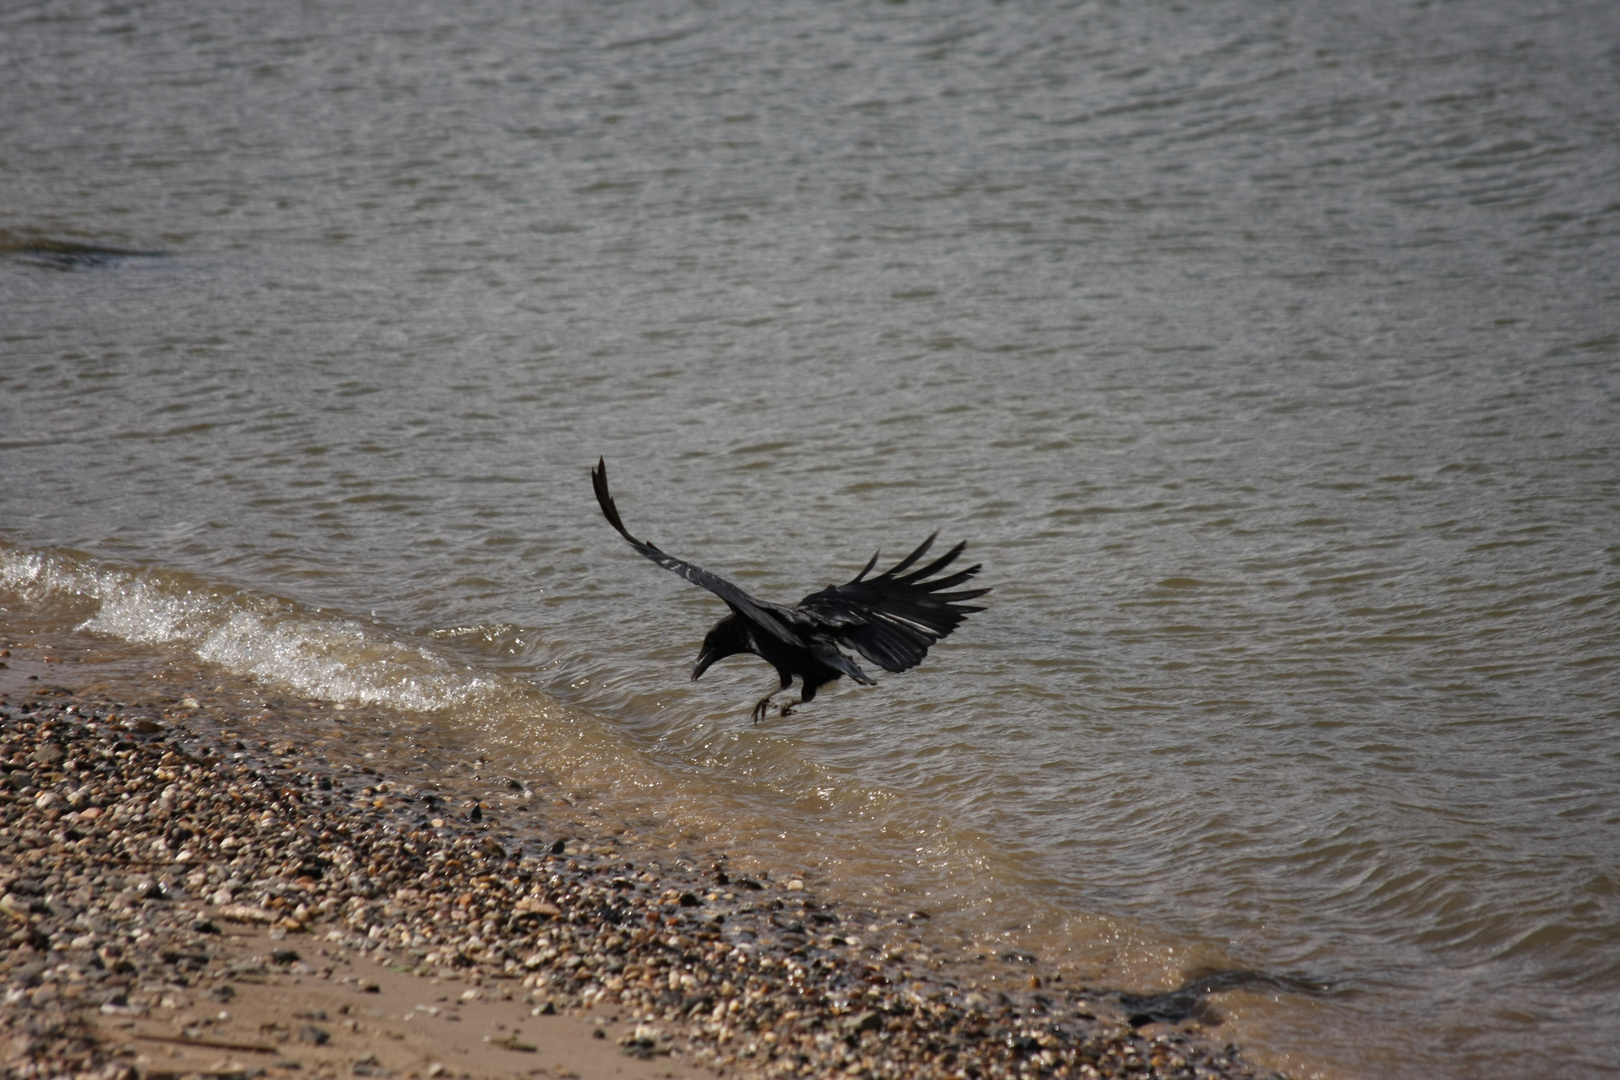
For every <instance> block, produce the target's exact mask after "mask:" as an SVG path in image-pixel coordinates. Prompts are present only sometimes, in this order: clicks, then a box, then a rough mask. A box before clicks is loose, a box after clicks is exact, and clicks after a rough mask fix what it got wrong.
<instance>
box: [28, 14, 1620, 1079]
mask: <svg viewBox="0 0 1620 1080" xmlns="http://www.w3.org/2000/svg"><path fill="white" fill-rule="evenodd" d="M1617 41H1620V7H1616V6H1615V5H1613V4H1612V3H1606V2H1591V3H1579V2H1568V3H1559V2H1552V3H1546V4H1523V3H1508V2H1505V0H1504V2H1480V3H1469V4H1458V3H1452V4H1428V3H1417V4H1397V3H1384V2H1373V3H1363V4H1355V5H1329V4H1280V3H1266V2H1263V0H1230V2H1222V0H1216V2H1213V3H1208V4H1196V5H1180V4H1166V3H1143V4H1131V5H1113V4H1103V3H1095V4H1085V3H1083V4H1066V5H1038V4H1004V5H995V6H993V5H985V4H976V3H958V2H955V0H941V2H939V3H930V4H909V5H907V4H901V5H892V4H863V3H807V2H798V0H789V2H786V3H779V4H771V5H749V4H725V3H713V4H677V3H658V2H649V3H622V4H607V3H589V4H584V3H580V4H574V3H521V2H516V0H513V2H495V0H472V2H468V3H458V4H454V5H450V4H419V5H375V4H360V3H341V2H333V3H323V4H319V5H281V4H275V5H264V4H249V3H243V2H238V0H211V2H209V3H206V4H205V3H200V2H197V3H183V2H161V0H155V2H151V3H128V4H102V3H93V2H82V3H81V2H75V0H63V2H45V3H35V4H20V5H19V4H13V5H8V6H7V7H6V8H5V10H4V11H3V12H0V65H3V66H0V70H3V80H0V81H3V86H4V89H3V90H0V102H3V106H4V107H3V108H0V142H3V145H5V146H6V147H7V148H8V151H7V153H5V154H4V155H3V156H0V425H3V428H0V499H3V507H4V514H3V515H0V518H3V520H0V600H3V603H4V605H6V606H7V607H9V608H11V609H12V610H14V611H23V610H26V611H27V613H28V616H29V617H30V618H34V619H37V618H40V617H42V616H52V613H54V617H56V618H58V619H59V620H60V621H61V622H62V623H63V624H64V625H69V624H83V625H85V626H86V627H87V628H88V629H90V630H92V631H95V632H97V633H101V634H105V635H109V636H111V637H115V638H121V639H126V640H130V641H137V642H146V643H150V644H155V645H158V646H161V647H163V648H165V649H169V650H172V651H173V652H174V653H175V654H176V655H177V656H184V657H187V658H189V659H197V658H200V659H202V660H204V661H206V662H208V663H211V664H217V665H221V666H223V667H225V668H228V669H230V670H231V671H232V672H234V673H236V674H238V675H248V676H252V677H254V678H258V679H261V680H264V681H266V682H269V683H273V684H277V685H283V686H290V687H293V688H295V689H297V690H299V691H301V692H303V693H307V694H312V695H316V696H321V697H328V698H331V699H333V700H338V701H345V702H355V703H364V704H368V705H371V706H374V707H376V708H378V709H383V708H386V709H390V710H395V711H401V710H403V711H409V712H417V713H424V714H433V715H434V716H436V717H441V718H447V719H446V721H445V722H448V723H451V724H452V725H454V727H455V730H458V731H460V732H461V733H462V736H461V737H463V738H464V739H465V740H466V741H467V744H468V746H469V747H473V746H476V747H479V748H480V749H483V750H491V751H495V752H498V753H501V754H503V755H504V756H505V759H506V760H507V761H509V762H510V763H511V767H512V769H514V770H515V771H520V772H521V771H524V770H531V771H534V772H536V773H538V772H545V773H548V774H549V775H552V776H558V777H564V778H566V779H567V781H568V782H570V783H573V784H576V785H577V787H578V789H579V790H580V792H581V793H582V794H589V795H590V796H591V797H593V798H595V799H597V800H599V802H600V805H602V806H603V807H604V808H605V809H606V810H608V811H611V812H615V813H649V814H654V815H657V816H659V817H660V818H661V819H664V820H668V821H670V822H672V823H673V827H677V828H681V829H684V830H687V831H689V832H690V833H692V834H693V835H701V836H706V837H710V838H712V839H713V840H714V841H715V842H716V843H728V844H734V845H737V846H738V847H739V848H741V849H745V850H751V851H755V852H759V853H764V854H765V855H768V856H769V857H770V858H772V859H775V860H777V861H779V862H784V863H787V864H791V865H794V866H796V867H801V868H803V870H804V871H806V872H813V873H818V874H822V875H833V876H841V877H842V879H843V880H844V881H846V882H847V883H849V884H850V887H853V888H857V889H864V890H868V891H871V892H873V893H887V894H889V895H899V896H903V897H906V898H908V899H911V900H912V901H914V902H916V903H918V904H922V905H926V906H928V907H929V908H930V910H933V911H935V912H936V913H938V914H937V915H936V918H939V919H943V920H945V921H946V922H950V923H954V925H956V926H958V927H961V928H965V929H966V930H968V931H970V932H972V933H974V934H977V935H980V936H983V937H991V938H996V937H999V938H1001V939H1003V940H1005V941H1008V942H1014V943H1017V944H1018V945H1019V946H1020V947H1023V948H1027V949H1029V950H1031V951H1034V952H1037V953H1039V954H1040V955H1041V957H1042V960H1043V961H1044V962H1050V963H1054V964H1059V965H1062V966H1064V967H1065V968H1066V969H1067V970H1071V971H1074V972H1077V973H1079V974H1082V975H1086V976H1088V977H1093V978H1102V979H1106V980H1110V981H1111V982H1112V983H1113V984H1114V985H1120V986H1125V987H1128V988H1134V989H1143V990H1152V989H1164V988H1166V987H1169V986H1174V985H1176V984H1177V983H1178V982H1180V981H1181V979H1182V977H1184V976H1185V975H1186V973H1188V972H1190V971H1192V970H1195V969H1197V968H1200V967H1220V968H1228V969H1230V968H1243V969H1248V970H1252V971H1255V972H1260V973H1263V974H1264V975H1266V976H1267V977H1269V978H1274V979H1275V980H1276V981H1275V982H1266V983H1252V982H1251V983H1250V984H1249V985H1248V988H1247V989H1239V990H1235V991H1233V992H1231V993H1228V994H1225V995H1222V996H1220V997H1219V998H1218V1004H1219V1006H1220V1008H1221V1009H1222V1011H1223V1012H1224V1013H1225V1014H1226V1015H1227V1016H1228V1017H1229V1021H1228V1024H1227V1025H1225V1026H1223V1028H1221V1029H1218V1030H1219V1031H1221V1032H1222V1033H1223V1034H1225V1033H1230V1036H1231V1037H1234V1038H1238V1039H1240V1040H1241V1041H1243V1042H1245V1043H1246V1044H1247V1045H1249V1046H1251V1047H1253V1048H1254V1050H1255V1052H1256V1053H1258V1054H1260V1055H1262V1056H1264V1057H1265V1058H1266V1059H1267V1060H1269V1061H1272V1062H1275V1063H1278V1064H1281V1065H1284V1066H1286V1067H1289V1068H1291V1069H1294V1070H1296V1071H1298V1072H1299V1073H1301V1074H1310V1073H1320V1074H1322V1075H1328V1076H1357V1075H1369V1076H1370V1075H1378V1076H1414V1077H1415V1076H1435V1075H1450V1076H1458V1077H1462V1076H1499V1077H1508V1076H1521V1075H1560V1076H1587V1075H1592V1076H1595V1075H1602V1074H1607V1073H1609V1072H1610V1071H1612V1070H1613V1069H1614V1062H1616V1061H1620V1034H1617V1033H1620V1004H1617V1002H1620V801H1617V800H1620V797H1617V792H1620V740H1617V739H1616V736H1615V726H1616V721H1617V719H1620V671H1617V666H1620V665H1617V658H1620V618H1617V615H1620V611H1617V608H1620V540H1617V539H1616V537H1617V536H1620V427H1617V416H1620V295H1617V293H1620V244H1617V233H1620V195H1617V193H1620V50H1617V47H1616V44H1615V43H1616V42H1617ZM598 455H605V456H606V457H607V459H608V461H609V463H610V465H611V467H612V469H613V476H614V481H615V488H616V492H617V494H618V498H619V503H620V507H621V509H622V510H623V512H624V514H625V518H626V521H627V523H628V525H629V527H630V528H631V529H632V530H634V531H637V532H638V533H640V534H642V535H646V536H648V537H649V538H650V539H652V540H654V541H655V542H657V543H658V544H660V545H661V546H663V547H665V548H667V549H668V550H670V551H672V552H675V553H677V554H680V555H683V556H685V557H687V558H690V559H692V560H693V561H695V562H698V563H699V564H701V565H704V566H706V567H708V568H710V569H713V570H715V571H717V572H720V573H723V574H727V575H729V576H732V577H734V578H735V579H736V580H737V581H738V582H739V583H740V584H742V585H743V586H744V587H745V588H748V589H750V590H751V591H754V592H756V593H757V594H759V595H761V596H764V597H766V598H769V599H775V600H779V601H787V602H792V601H795V600H797V599H798V598H799V597H801V596H803V595H804V594H806V593H808V592H810V591H812V590H813V589H817V588H820V587H822V586H823V585H826V584H828V583H829V582H835V581H842V580H845V579H847V578H848V577H849V576H850V575H852V574H853V573H854V572H855V571H856V570H858V569H859V568H860V566H861V565H862V564H863V563H864V562H865V560H866V558H867V557H868V556H869V555H870V554H871V552H872V550H873V549H874V548H876V547H879V546H881V547H883V549H884V551H885V553H886V554H888V555H891V556H892V555H898V554H900V553H901V552H902V550H903V549H906V548H909V547H910V546H911V545H913V544H915V543H916V542H917V541H918V540H920V539H921V538H922V537H923V536H924V535H926V534H927V533H929V532H931V531H933V530H934V529H940V530H941V531H942V535H943V536H944V537H945V538H948V539H950V540H953V541H954V540H955V539H959V538H960V539H967V540H969V541H970V544H971V546H970V549H969V554H970V556H971V557H972V558H974V559H975V560H981V561H982V562H983V563H984V566H985V570H984V575H983V576H984V578H985V579H986V583H987V584H990V585H992V586H994V588H995V592H994V593H993V594H992V595H991V597H990V598H989V600H990V603H989V607H988V609H987V610H986V611H985V612H983V613H982V614H980V615H977V616H975V617H973V618H972V619H971V620H970V621H969V622H968V623H967V624H966V625H965V626H964V628H963V629H962V630H961V631H960V632H959V633H958V634H957V635H956V636H954V637H953V638H951V639H950V640H949V641H948V642H946V643H944V644H942V645H941V646H939V647H938V648H936V649H935V651H934V652H933V653H932V654H931V655H930V657H929V658H928V660H927V661H926V662H925V663H924V665H923V666H922V667H921V668H920V669H918V670H917V671H914V672H911V673H908V674H905V675H900V676H887V677H885V678H883V679H882V680H881V682H880V685H879V686H877V687H874V688H855V687H849V686H840V687H838V688H836V689H835V690H833V691H832V692H829V693H827V694H826V695H824V696H823V697H821V698H818V699H817V701H816V702H815V703H814V704H813V705H811V706H809V707H807V708H805V709H803V710H801V711H800V712H799V713H797V714H796V715H795V716H793V717H790V718H787V719H778V718H772V719H771V720H769V721H768V722H767V723H765V724H763V725H761V726H759V727H758V728H754V727H751V726H750V725H749V724H748V722H747V708H748V705H749V703H751V702H752V700H753V699H754V698H755V697H757V696H758V695H759V694H760V693H763V692H764V690H765V689H766V688H767V687H768V685H769V684H770V681H771V678H770V673H769V669H767V668H766V667H765V666H764V665H762V664H760V663H758V662H757V661H754V662H745V661H743V660H732V661H729V662H727V663H726V664H723V665H721V666H719V667H717V668H716V669H714V670H713V671H711V672H710V673H709V674H708V675H707V676H705V678H704V679H703V681H701V682H698V683H696V684H693V683H690V682H688V681H687V674H688V672H689V670H690V665H691V663H692V661H693V660H694V659H695V657H696V652H697V645H698V642H699V640H700V638H701V636H702V632H703V630H704V628H705V627H706V626H707V625H708V623H709V622H711V621H712V620H713V619H715V618H717V617H718V616H719V615H720V614H721V613H722V612H723V608H722V607H721V606H720V605H719V604H718V603H717V602H716V601H715V600H714V599H713V598H712V597H710V596H709V595H708V594H706V593H704V592H702V591H700V590H697V589H694V588H692V587H690V586H688V585H686V584H685V583H684V582H682V581H680V580H679V579H678V578H676V577H675V576H674V575H671V574H667V573H664V572H662V571H660V570H659V569H658V568H656V567H654V566H653V565H652V564H650V563H647V562H645V561H643V560H641V559H640V558H638V557H637V556H636V555H635V554H634V552H632V551H630V549H628V548H627V547H625V546H624V545H623V544H622V542H620V541H619V539H618V538H617V537H616V536H615V535H614V534H613V532H612V531H611V530H610V529H608V527H607V526H606V525H605V523H604V522H603V521H602V519H601V517H600V515H599V514H598V513H597V510H596V508H595V505H594V503H593V500H592V498H591V494H590V485H589V480H588V478H587V471H586V470H587V468H588V466H589V465H590V464H591V463H592V462H594V461H595V460H596V458H597V456H598ZM436 722H437V721H436ZM1311 987H1318V988H1321V989H1320V990H1317V991H1314V992H1307V991H1308V990H1309V988H1311Z"/></svg>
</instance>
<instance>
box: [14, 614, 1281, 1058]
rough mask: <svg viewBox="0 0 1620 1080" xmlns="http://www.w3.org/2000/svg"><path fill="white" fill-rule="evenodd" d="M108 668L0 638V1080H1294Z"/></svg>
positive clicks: (946, 945) (290, 714) (1171, 1029)
mask: <svg viewBox="0 0 1620 1080" xmlns="http://www.w3.org/2000/svg"><path fill="white" fill-rule="evenodd" d="M116 651H117V650H116V649H110V648H109V647H108V646H107V645H106V644H105V643H98V642H95V641H92V640H91V639H89V638H87V637H85V636H83V635H77V634H74V633H71V632H64V631H59V630H58V631H53V632H42V631H40V630H39V628H37V627H32V626H29V625H27V623H26V621H25V620H22V619H20V618H12V619H11V620H10V621H9V622H0V652H4V653H5V655H4V656H3V657H0V661H3V662H4V663H5V664H6V667H5V668H3V669H0V738H3V740H4V741H3V744H0V763H3V768H4V776H3V777H0V819H3V824H0V932H3V933H5V934H6V935H8V936H7V939H6V947H5V950H4V959H3V960H0V987H3V993H4V1006H3V1012H0V1024H3V1025H4V1028H5V1032H4V1036H5V1042H4V1044H3V1045H4V1046H5V1061H4V1064H5V1067H6V1069H7V1070H8V1073H9V1074H10V1075H13V1076H17V1077H21V1078H35V1077H40V1078H43V1077H55V1076H63V1075H93V1076H99V1077H104V1078H106V1080H132V1078H135V1077H142V1078H146V1080H154V1078H159V1080H166V1078H171V1077H172V1078H178V1077H181V1076H191V1075H201V1076H213V1077H221V1078H224V1077H233V1078H235V1077H240V1078H244V1080H245V1078H247V1077H251V1076H259V1075H263V1076H277V1077H280V1076H287V1077H294V1076H297V1077H304V1076H318V1077H335V1076H405V1077H437V1076H452V1077H486V1076H487V1077H495V1076H514V1075H516V1076H578V1077H626V1078H639V1077H669V1076H676V1077H699V1076H707V1075H715V1074H719V1075H724V1076H756V1075H758V1076H772V1077H775V1076H829V1075H833V1074H842V1075H847V1076H864V1077H874V1078H876V1077H910V1076H939V1077H999V1076H1025V1075H1028V1076H1054V1077H1070V1076H1072V1077H1097V1076H1132V1077H1142V1076H1165V1077H1255V1076H1274V1075H1276V1074H1273V1073H1270V1072H1267V1071H1265V1070H1261V1069H1257V1068H1255V1067H1254V1066H1252V1065H1250V1064H1248V1063H1246V1062H1245V1061H1244V1060H1243V1058H1242V1057H1241V1055H1240V1054H1239V1053H1238V1052H1237V1050H1236V1049H1235V1048H1233V1047H1230V1046H1221V1045H1219V1044H1218V1043H1217V1042H1216V1041H1214V1039H1213V1038H1212V1037H1211V1035H1212V1034H1214V1033H1209V1034H1206V1033H1205V1031H1204V1029H1202V1028H1201V1027H1200V1026H1199V1024H1198V1021H1199V1020H1200V1019H1204V1020H1208V1019H1210V1017H1209V1016H1208V1015H1207V1014H1202V1013H1200V1010H1199V1006H1198V997H1197V995H1196V994H1190V995H1189V994H1185V993H1184V994H1183V995H1182V998H1181V999H1178V1000H1180V1001H1181V1005H1179V1006H1177V1008H1179V1009H1180V1010H1181V1012H1180V1013H1179V1014H1178V1013H1177V1012H1176V1010H1175V1009H1170V1008H1164V1009H1156V1008H1155V1007H1154V1006H1153V1005H1151V1004H1146V1005H1144V1003H1143V1002H1142V1000H1141V999H1132V998H1130V997H1129V996H1128V995H1121V994H1119V993H1117V992H1114V991H1111V990H1109V989H1107V988H1101V987H1087V986H1076V985H1064V984H1063V983H1062V980H1061V976H1057V975H1049V974H1047V973H1045V972H1043V970H1042V968H1041V966H1040V964H1039V963H1038V961H1036V960H1035V958H1032V957H1026V956H1022V955H1019V954H1016V953H1009V954H1007V955H1005V956H1000V957H994V956H991V957H985V956H972V955H964V954H962V952H961V951H960V947H959V945H958V944H957V943H955V942H952V941H948V940H942V935H939V934H936V933H934V932H931V930H930V927H929V922H930V920H929V918H928V916H927V914H926V913H923V912H910V911H888V912H885V911H875V910H871V909H867V908H861V907H858V906H856V905H854V904H852V903H849V902H847V901H845V900H844V899H842V898H841V897H840V896H839V893H838V890H837V887H836V883H835V882H806V881H805V880H803V879H801V878H798V877H793V876H791V875H790V874H788V873H783V872H778V871H775V870H774V869H773V868H771V867H769V866H761V865H759V862H758V860H757V859H755V860H751V861H748V862H747V863H743V862H742V860H736V861H733V860H732V859H731V858H730V857H729V856H728V853H726V852H723V851H711V850H705V849H703V848H702V846H701V844H699V843H695V842H694V843H692V844H682V843H680V842H678V841H677V842H676V843H674V844H673V845H671V844H667V843H665V842H664V840H663V839H662V838H659V839H658V840H656V841H655V840H653V839H651V838H649V837H647V836H644V835H641V833H639V832H638V831H637V830H636V829H635V828H632V827H630V826H629V825H627V824H623V823H616V822H613V821H611V820H608V819H606V818H604V817H601V816H593V815H592V814H591V813H590V812H588V811H586V810H583V809H582V808H580V807H578V806H576V805H573V804H572V803H571V802H570V801H569V799H568V798H566V797H565V796H564V794H563V793H562V792H561V791H540V790H534V789H526V788H524V786H523V785H521V784H519V783H517V782H516V781H513V780H509V779H503V778H501V777H499V775H498V770H497V769H496V768H495V767H494V766H491V765H490V764H489V763H487V762H481V761H480V762H473V763H469V765H470V768H469V769H468V770H467V771H466V773H465V774H464V775H451V771H450V770H442V769H424V768H421V767H413V759H412V757H411V754H410V752H409V750H408V748H403V749H402V748H395V750H394V751H392V752H390V753H387V754H378V753H375V752H374V751H373V750H371V749H368V748H367V747H364V746H361V745H356V744H354V742H353V740H352V739H350V740H349V741H348V742H347V743H345V741H344V738H343V731H342V729H341V728H340V727H338V726H336V721H335V720H334V718H333V716H332V715H331V711H332V707H330V706H327V705H323V704H321V703H312V702H294V701H287V700H283V699H277V698H274V697H272V696H267V695H266V694H259V693H244V692H243V691H242V689H241V688H240V687H236V688H227V687H225V686H224V685H223V684H219V685H212V686H210V685H208V684H209V683H210V682H211V680H207V679H203V678H201V676H200V675H198V674H197V673H195V672H192V673H187V674H185V675H184V676H183V677H184V678H185V679H188V680H189V681H182V682H178V683H177V682H176V681H175V676H174V674H173V673H169V674H168V675H163V674H162V673H157V674H154V673H151V672H146V673H145V674H142V675H137V674H136V670H137V669H136V667H131V666H130V665H128V664H124V665H122V666H121V665H120V663H118V662H116V658H115V657H113V656H112V653H113V652H116ZM267 703H268V704H267ZM739 866H742V867H746V868H745V869H739ZM1183 999H1184V1000H1183ZM1217 1030H1218V1029H1217Z"/></svg>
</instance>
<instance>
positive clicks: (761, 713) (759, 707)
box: [754, 686, 787, 724]
mask: <svg viewBox="0 0 1620 1080" xmlns="http://www.w3.org/2000/svg"><path fill="white" fill-rule="evenodd" d="M786 689H787V687H785V686H778V687H777V688H776V689H775V690H772V691H771V692H770V693H768V694H766V695H765V696H764V697H762V698H760V699H759V700H758V701H757V702H755V703H754V723H755V724H758V723H759V722H760V721H761V720H763V719H764V718H765V710H766V708H767V707H768V706H769V705H770V703H771V698H773V697H775V696H776V695H777V694H780V693H781V692H782V691H783V690H786Z"/></svg>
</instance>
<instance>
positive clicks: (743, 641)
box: [692, 612, 754, 680]
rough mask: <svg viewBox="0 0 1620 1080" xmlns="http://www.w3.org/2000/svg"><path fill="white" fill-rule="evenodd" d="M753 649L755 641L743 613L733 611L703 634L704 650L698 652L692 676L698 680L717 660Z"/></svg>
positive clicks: (749, 651)
mask: <svg viewBox="0 0 1620 1080" xmlns="http://www.w3.org/2000/svg"><path fill="white" fill-rule="evenodd" d="M753 651H754V643H753V639H752V637H751V636H750V635H749V633H748V625H747V623H745V622H744V621H743V618H742V616H741V615H738V614H737V613H736V612H732V613H731V614H730V615H727V616H726V617H725V618H723V619H721V620H720V621H719V622H717V623H715V624H714V626H713V627H712V628H710V630H709V632H708V633H707V634H705V635H703V651H702V652H700V653H698V658H697V665H696V666H695V667H693V668H692V678H693V680H696V679H697V677H698V676H699V675H702V674H703V673H704V672H705V671H708V670H709V666H710V665H711V664H713V663H714V662H715V661H716V660H724V659H725V658H726V657H728V656H736V655H737V654H738V653H751V652H753Z"/></svg>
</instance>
